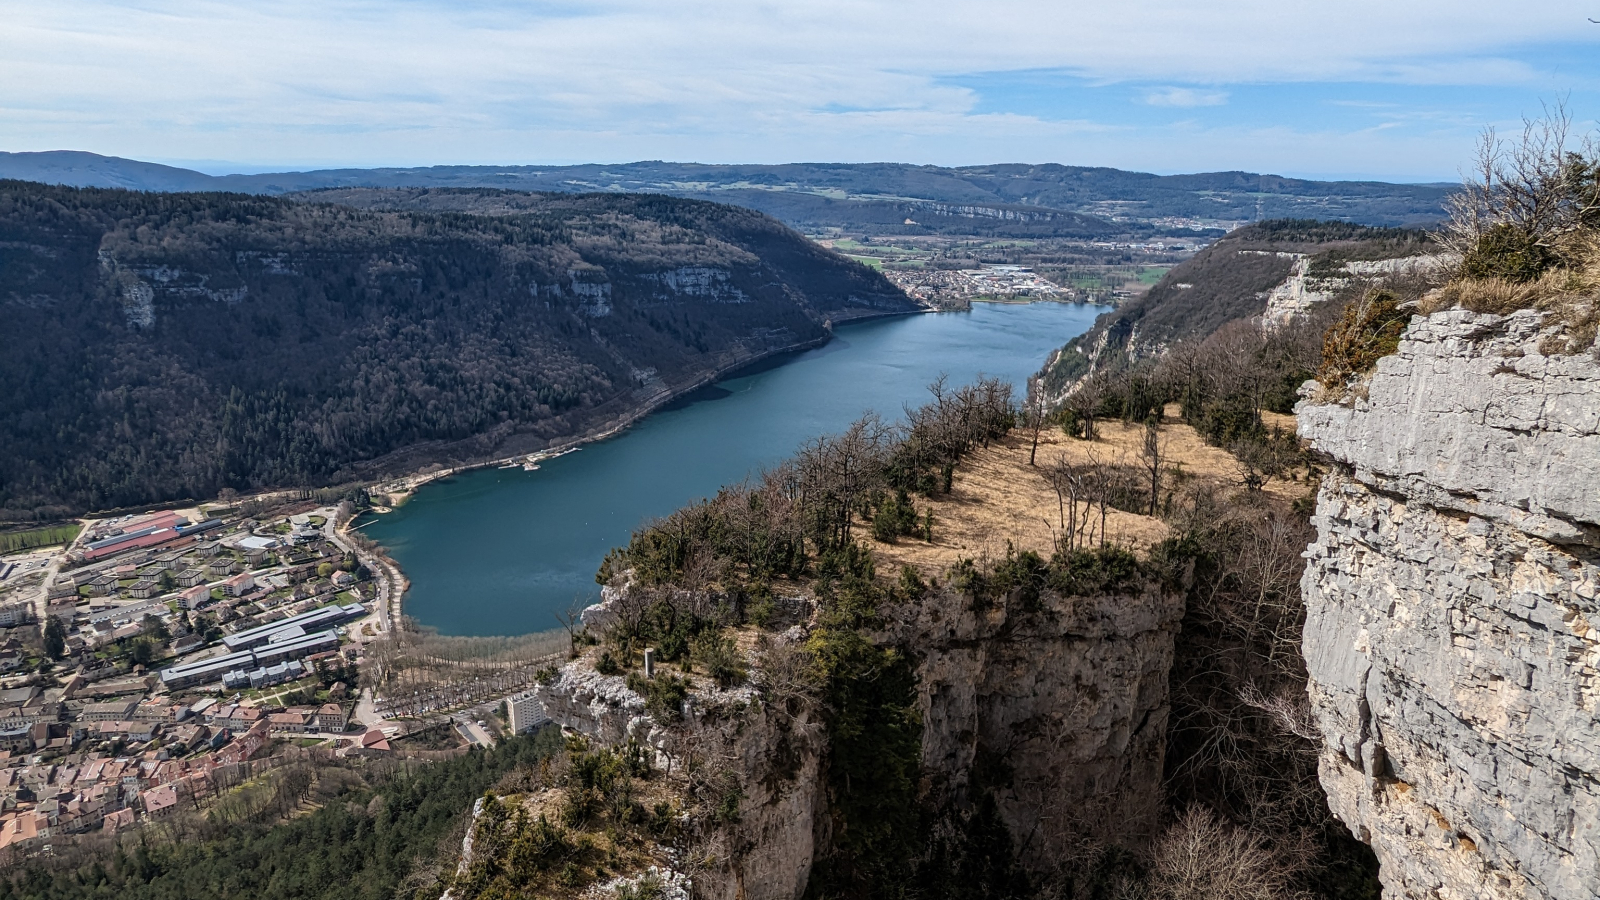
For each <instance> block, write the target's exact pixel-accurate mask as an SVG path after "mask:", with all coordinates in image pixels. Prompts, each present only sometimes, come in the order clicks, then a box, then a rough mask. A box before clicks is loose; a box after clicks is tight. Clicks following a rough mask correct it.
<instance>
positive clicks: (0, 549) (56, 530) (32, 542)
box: [0, 523, 83, 553]
mask: <svg viewBox="0 0 1600 900" xmlns="http://www.w3.org/2000/svg"><path fill="white" fill-rule="evenodd" d="M82 530H83V526H82V525H78V524H76V523H74V524H72V525H50V526H47V527H44V528H31V529H29V530H27V531H8V532H5V533H4V534H0V553H16V552H18V551H22V550H32V549H34V548H35V547H51V546H54V545H56V544H67V543H71V542H72V539H73V538H75V537H77V536H78V532H79V531H82Z"/></svg>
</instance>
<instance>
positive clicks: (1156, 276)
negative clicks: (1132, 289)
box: [1139, 266, 1171, 284]
mask: <svg viewBox="0 0 1600 900" xmlns="http://www.w3.org/2000/svg"><path fill="white" fill-rule="evenodd" d="M1170 268H1171V267H1170V266H1143V267H1141V268H1140V269H1139V283H1140V284H1155V283H1156V282H1158V281H1160V280H1161V279H1162V277H1163V276H1165V275H1166V274H1167V272H1168V270H1169V269H1170Z"/></svg>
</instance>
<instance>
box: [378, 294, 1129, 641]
mask: <svg viewBox="0 0 1600 900" xmlns="http://www.w3.org/2000/svg"><path fill="white" fill-rule="evenodd" d="M1103 311H1104V308H1103V307H1094V306H1073V305H1066V304H1057V303H1034V304H1027V305H1021V304H1004V305H1002V304H977V305H975V306H974V308H973V310H972V311H971V312H965V313H938V314H929V315H919V316H905V317H900V318H893V319H878V320H873V321H868V322H862V323H860V324H855V325H844V326H841V327H839V328H838V330H837V332H836V337H835V338H834V340H832V341H830V342H829V343H828V344H827V346H824V347H819V348H817V349H815V350H809V351H806V352H803V353H797V354H793V355H790V356H786V357H783V358H782V359H780V360H775V361H769V362H768V363H766V364H764V365H763V366H762V367H760V368H758V369H755V370H746V371H745V372H743V373H740V374H739V375H737V376H736V377H732V378H728V379H727V380H725V381H722V382H719V383H718V384H715V385H712V386H710V387H707V388H704V389H702V390H700V391H698V392H696V393H695V394H693V395H690V396H688V397H685V398H683V399H682V400H679V401H678V402H677V403H675V404H674V405H673V406H671V407H669V408H667V409H663V410H661V411H659V412H656V413H654V414H652V415H650V416H647V417H646V418H645V419H644V420H643V421H641V422H639V423H638V424H637V425H635V426H634V427H633V428H631V429H629V430H628V431H626V432H624V433H623V434H621V435H619V436H617V437H614V438H611V439H609V440H606V441H601V442H599V443H595V444H590V445H588V446H586V447H584V448H583V449H581V450H579V451H578V452H576V453H570V454H567V455H566V456H562V457H559V458H557V459H554V460H550V461H548V462H546V463H544V464H543V466H542V467H541V468H540V469H539V470H538V471H536V472H525V471H523V470H522V469H520V468H519V469H494V468H490V469H478V470H475V471H471V472H466V473H463V474H460V475H457V476H454V477H453V478H450V479H448V480H445V481H440V482H435V483H433V484H429V485H427V486H425V487H424V488H422V489H421V490H420V491H418V492H417V494H416V496H415V497H413V498H412V500H411V501H410V502H409V503H407V504H405V505H404V506H402V507H401V508H399V509H398V510H396V511H395V512H392V513H388V514H386V515H381V516H374V517H372V520H371V521H370V522H367V523H366V524H364V525H363V527H362V530H363V531H364V532H365V533H366V534H367V535H368V536H369V537H371V538H372V539H373V540H376V541H377V542H378V543H380V544H382V545H383V546H385V547H386V548H388V550H389V553H390V555H391V556H393V557H394V559H395V561H397V562H398V563H399V564H400V567H401V568H402V569H404V570H405V573H406V576H407V577H408V578H409V579H410V580H411V589H410V591H408V592H407V594H406V596H405V600H404V607H405V612H406V615H409V616H412V617H414V618H415V619H417V620H418V621H419V622H421V623H422V624H423V625H424V626H428V627H432V628H436V629H438V630H439V631H440V632H441V633H443V634H462V635H493V634H526V633H528V632H533V631H547V630H550V629H552V628H556V627H559V625H558V622H557V621H556V613H558V612H561V611H563V610H565V609H567V607H568V606H569V605H571V604H572V602H573V600H574V599H583V600H586V601H587V600H592V599H594V598H597V597H598V596H599V587H598V585H596V584H595V582H594V573H595V570H596V569H597V568H598V567H599V565H600V561H601V559H602V558H603V557H604V556H605V554H606V551H607V550H609V549H610V548H611V547H614V546H617V545H620V544H625V543H627V540H628V535H629V534H630V533H631V532H632V530H633V529H634V528H636V527H638V526H639V525H640V524H642V523H643V522H645V521H647V520H649V519H651V518H654V517H656V516H661V515H665V514H667V513H669V512H671V511H672V510H674V509H677V508H678V507H680V506H682V505H684V504H685V503H689V502H691V501H694V500H696V499H698V498H702V497H707V496H710V495H712V494H715V493H716V491H717V488H719V487H721V486H722V485H724V484H729V483H733V482H737V481H739V480H741V479H742V478H744V477H745V476H746V475H749V474H752V473H755V472H759V471H760V470H761V469H762V468H764V467H768V466H771V465H773V464H775V463H777V462H780V461H781V460H783V459H785V458H786V457H788V456H789V455H791V454H792V453H793V452H794V451H795V449H796V448H798V447H799V446H800V444H801V443H803V442H804V441H806V440H808V439H809V438H812V437H815V436H817V435H819V434H827V433H833V432H838V431H841V430H843V429H844V428H845V427H846V426H848V425H849V424H850V422H852V421H854V420H855V419H856V418H857V417H859V416H860V415H862V414H863V413H865V412H867V411H869V410H871V411H876V412H877V413H878V414H880V415H882V416H883V417H884V418H886V419H890V420H898V419H899V418H900V415H901V409H902V408H903V407H904V406H906V405H908V404H909V405H920V404H921V403H923V402H925V401H926V400H927V398H928V394H927V391H926V388H927V385H928V384H929V383H930V382H931V381H933V380H934V379H935V378H937V377H939V375H940V374H946V375H948V376H949V378H950V382H951V383H952V384H961V383H965V382H968V381H971V380H973V378H975V377H976V376H977V375H978V374H979V373H982V374H986V375H991V376H999V377H1002V378H1006V379H1008V380H1010V381H1012V382H1013V383H1014V384H1017V385H1018V386H1019V389H1020V386H1021V385H1022V383H1023V381H1024V380H1025V379H1026V378H1027V377H1028V376H1029V375H1031V374H1032V373H1034V372H1036V371H1037V370H1038V369H1039V367H1040V366H1041V365H1043V363H1044V360H1045V358H1046V357H1047V356H1048V355H1049V354H1050V353H1051V352H1052V351H1053V350H1055V349H1056V348H1057V347H1060V346H1061V345H1062V344H1064V343H1066V342H1067V340H1069V339H1070V338H1072V337H1075V336H1076V335H1078V334H1081V333H1082V332H1084V331H1086V330H1088V328H1089V326H1090V325H1091V324H1092V323H1093V322H1094V317H1095V316H1096V315H1098V314H1099V313H1101V312H1103Z"/></svg>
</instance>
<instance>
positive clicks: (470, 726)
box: [455, 719, 494, 747]
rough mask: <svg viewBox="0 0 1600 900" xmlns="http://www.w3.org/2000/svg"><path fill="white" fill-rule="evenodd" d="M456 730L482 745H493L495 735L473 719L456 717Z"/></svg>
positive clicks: (469, 739)
mask: <svg viewBox="0 0 1600 900" xmlns="http://www.w3.org/2000/svg"><path fill="white" fill-rule="evenodd" d="M455 721H456V730H457V731H459V732H461V736H462V737H464V738H466V739H467V740H468V741H471V742H472V743H474V744H477V745H478V746H480V747H493V746H494V737H493V736H492V735H491V734H489V732H488V731H485V730H484V728H483V726H481V725H479V724H478V723H477V722H474V721H472V720H471V719H456V720H455Z"/></svg>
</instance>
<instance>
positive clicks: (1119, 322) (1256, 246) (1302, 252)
mask: <svg viewBox="0 0 1600 900" xmlns="http://www.w3.org/2000/svg"><path fill="white" fill-rule="evenodd" d="M1436 250H1437V248H1435V247H1433V246H1432V245H1431V244H1430V243H1429V242H1428V239H1427V237H1426V235H1425V234H1424V233H1422V232H1420V231H1416V230H1412V229H1401V228H1370V227H1364V226H1360V225H1351V224H1349V223H1347V222H1315V221H1309V220H1294V219H1285V220H1275V221H1270V222H1261V223H1259V224H1256V225H1248V226H1245V227H1244V228H1240V229H1238V230H1236V231H1234V232H1232V233H1230V234H1229V235H1227V236H1226V237H1224V238H1223V239H1222V240H1219V241H1217V242H1216V243H1214V244H1212V245H1211V246H1209V247H1207V248H1205V249H1204V250H1202V251H1200V252H1199V253H1197V254H1195V255H1194V256H1193V257H1192V258H1190V259H1188V260H1186V261H1184V262H1183V263H1181V264H1179V265H1177V266H1175V267H1173V268H1172V269H1171V270H1170V271H1168V272H1167V274H1166V275H1165V276H1163V277H1162V279H1161V281H1160V282H1158V283H1157V284H1156V285H1155V286H1154V287H1152V288H1151V289H1150V290H1149V291H1148V292H1147V293H1145V294H1144V295H1143V296H1142V297H1139V298H1137V299H1135V300H1133V301H1132V302H1130V303H1127V304H1125V305H1123V306H1121V307H1119V308H1118V309H1116V310H1113V311H1112V312H1108V313H1105V314H1104V315H1102V316H1100V317H1099V318H1098V319H1096V320H1095V324H1094V327H1093V328H1091V329H1089V330H1088V331H1087V332H1085V333H1083V334H1081V335H1079V336H1078V337H1076V338H1073V339H1072V341H1071V342H1070V343H1068V344H1067V345H1066V346H1065V347H1063V348H1061V350H1060V352H1058V353H1056V354H1055V355H1054V356H1053V357H1051V359H1050V361H1049V362H1048V363H1047V364H1046V365H1045V368H1044V373H1043V374H1044V376H1045V379H1046V385H1047V387H1048V388H1049V389H1050V390H1051V392H1052V393H1059V392H1060V391H1061V390H1063V389H1064V388H1065V387H1066V386H1068V385H1069V384H1071V383H1072V381H1073V380H1074V379H1077V378H1079V377H1081V376H1083V375H1084V374H1086V373H1088V372H1090V371H1091V370H1102V369H1108V370H1113V371H1114V370H1116V369H1119V368H1122V367H1125V366H1126V365H1127V364H1129V363H1131V362H1134V361H1137V360H1139V359H1145V358H1149V357H1151V356H1154V355H1157V354H1159V352H1160V350H1161V348H1163V347H1165V346H1167V345H1169V344H1171V343H1172V342H1173V341H1179V340H1193V339H1200V338H1204V337H1206V336H1208V335H1210V334H1212V333H1214V332H1216V331H1217V330H1218V329H1220V328H1221V327H1222V326H1224V325H1226V324H1228V323H1229V322H1233V321H1237V320H1239V319H1248V318H1252V317H1256V316H1261V315H1263V314H1264V313H1266V312H1267V311H1268V299H1269V294H1270V293H1271V292H1272V291H1273V289H1274V288H1276V287H1278V286H1280V285H1283V284H1285V283H1286V282H1287V281H1288V279H1289V278H1290V276H1291V275H1294V274H1296V273H1297V272H1299V273H1300V274H1301V275H1305V274H1310V275H1312V276H1313V277H1316V276H1323V277H1324V278H1327V279H1329V280H1330V281H1331V282H1337V281H1340V280H1342V279H1344V278H1346V277H1347V276H1348V274H1349V273H1347V272H1345V271H1344V267H1345V266H1347V265H1350V264H1352V263H1353V264H1355V266H1356V267H1359V266H1360V265H1361V264H1362V263H1370V262H1373V261H1381V260H1393V259H1401V258H1407V257H1414V256H1417V255H1419V254H1425V253H1428V252H1432V251H1436Z"/></svg>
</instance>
